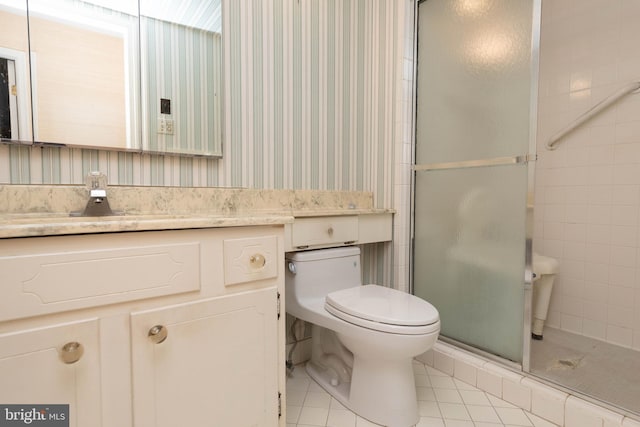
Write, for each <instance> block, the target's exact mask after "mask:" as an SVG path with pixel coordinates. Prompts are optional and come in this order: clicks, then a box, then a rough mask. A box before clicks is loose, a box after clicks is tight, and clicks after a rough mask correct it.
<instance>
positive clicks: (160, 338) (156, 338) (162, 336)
mask: <svg viewBox="0 0 640 427" xmlns="http://www.w3.org/2000/svg"><path fill="white" fill-rule="evenodd" d="M167 335H169V333H168V332H167V328H166V327H165V326H162V325H155V326H153V327H152V328H151V329H149V333H148V334H147V336H148V337H149V339H150V340H151V342H152V343H154V344H160V343H161V342H164V340H166V339H167Z"/></svg>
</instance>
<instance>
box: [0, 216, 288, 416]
mask: <svg viewBox="0 0 640 427" xmlns="http://www.w3.org/2000/svg"><path fill="white" fill-rule="evenodd" d="M284 221H285V220H283V221H282V222H284ZM283 255H284V251H283V225H282V224H281V225H264V226H259V225H256V226H245V227H228V228H202V229H191V230H168V231H145V232H126V233H104V234H85V235H69V236H50V237H30V238H13V239H0V271H2V272H3V273H2V277H3V278H2V287H1V288H0V377H1V378H2V386H1V387H0V402H3V403H25V402H29V403H34V404H39V403H69V404H70V418H71V420H72V423H71V425H74V426H130V425H135V426H137V427H141V426H167V427H169V426H172V427H173V426H178V425H189V426H204V425H221V426H244V425H246V426H249V425H259V426H277V425H284V424H280V422H279V417H278V414H279V407H280V402H279V400H280V399H279V397H280V395H281V393H283V392H284V383H283V381H284V363H279V362H278V361H284V341H283V338H282V337H283V336H284V335H283V330H284V313H283V312H282V313H281V309H280V302H279V299H280V295H284V291H283V278H282V277H283V276H282V269H283V265H284V259H283Z"/></svg>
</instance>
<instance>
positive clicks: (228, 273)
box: [223, 236, 279, 286]
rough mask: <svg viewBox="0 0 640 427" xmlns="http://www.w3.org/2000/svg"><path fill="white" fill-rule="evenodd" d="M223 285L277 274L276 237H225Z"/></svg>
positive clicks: (261, 278)
mask: <svg viewBox="0 0 640 427" xmlns="http://www.w3.org/2000/svg"><path fill="white" fill-rule="evenodd" d="M223 250H224V285H225V286H231V285H238V284H240V283H248V282H253V281H256V280H265V279H272V278H274V277H276V276H277V275H278V259H279V258H278V238H277V237H276V236H263V237H249V238H244V239H225V240H224V241H223Z"/></svg>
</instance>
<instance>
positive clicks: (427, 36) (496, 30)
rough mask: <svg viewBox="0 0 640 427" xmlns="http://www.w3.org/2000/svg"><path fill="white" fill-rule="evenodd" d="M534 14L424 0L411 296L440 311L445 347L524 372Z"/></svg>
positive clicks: (495, 5) (502, 5)
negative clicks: (454, 345)
mask: <svg viewBox="0 0 640 427" xmlns="http://www.w3.org/2000/svg"><path fill="white" fill-rule="evenodd" d="M539 8H540V5H539V2H538V1H537V0H518V1H514V0H424V1H422V2H420V3H419V4H418V17H417V31H418V44H417V46H418V47H417V76H416V79H417V92H416V93H417V95H416V96H417V105H416V125H415V126H416V152H415V165H414V171H415V172H414V192H413V196H414V199H413V203H414V217H413V238H414V240H413V245H414V246H413V250H414V253H413V269H412V283H413V293H414V294H415V295H417V296H419V297H421V298H424V299H425V300H427V301H429V302H431V303H432V304H433V305H434V306H435V307H436V308H437V309H438V311H439V312H440V318H441V322H442V330H441V335H442V336H444V337H447V338H450V339H452V340H455V341H456V342H459V343H463V344H467V345H469V346H471V347H474V348H477V349H481V350H484V351H486V352H489V353H491V354H494V355H498V356H500V357H502V358H506V359H509V360H512V361H515V362H517V363H519V364H521V363H523V348H524V352H525V353H526V352H528V346H527V343H528V339H526V340H525V339H524V337H525V335H524V333H526V334H527V335H526V336H528V331H529V329H528V328H527V332H524V331H525V328H526V327H527V325H528V320H527V322H525V317H528V313H525V312H526V311H528V310H529V309H527V310H525V307H527V305H528V306H530V303H529V301H530V292H531V273H530V268H529V266H530V258H531V255H530V248H531V239H530V235H529V233H530V226H528V220H529V212H528V205H530V201H531V200H530V198H529V195H530V193H531V192H530V191H529V183H530V182H531V178H532V177H531V174H532V172H531V170H532V169H533V165H529V162H530V160H532V156H534V154H533V153H535V142H533V141H535V132H534V130H533V129H532V126H531V123H535V101H536V99H535V97H536V96H535V94H536V91H537V83H536V82H537V80H536V76H537V59H536V58H537V47H536V46H537V32H538V30H537V28H538V24H537V23H536V24H534V22H536V21H537V22H539ZM534 33H535V34H534ZM532 119H533V120H532ZM527 248H528V250H527ZM527 299H529V301H527ZM526 359H527V360H528V355H527V357H526ZM524 362H525V364H526V362H527V361H526V360H525V361H524Z"/></svg>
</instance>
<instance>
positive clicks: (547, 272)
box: [531, 252, 559, 340]
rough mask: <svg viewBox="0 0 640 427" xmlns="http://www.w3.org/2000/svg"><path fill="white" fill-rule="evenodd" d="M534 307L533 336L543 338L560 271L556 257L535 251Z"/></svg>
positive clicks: (536, 338) (533, 262)
mask: <svg viewBox="0 0 640 427" xmlns="http://www.w3.org/2000/svg"><path fill="white" fill-rule="evenodd" d="M532 264H533V265H532V267H533V274H534V275H535V276H534V279H533V307H532V312H533V313H532V314H533V316H532V319H531V338H533V339H535V340H541V339H542V338H543V336H542V332H543V329H544V322H545V321H546V320H547V313H548V312H549V302H550V301H551V291H553V281H554V279H555V277H556V273H557V272H558V267H559V263H558V261H557V260H556V259H554V258H549V257H546V256H543V255H539V254H537V253H535V252H534V253H533V259H532Z"/></svg>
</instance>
